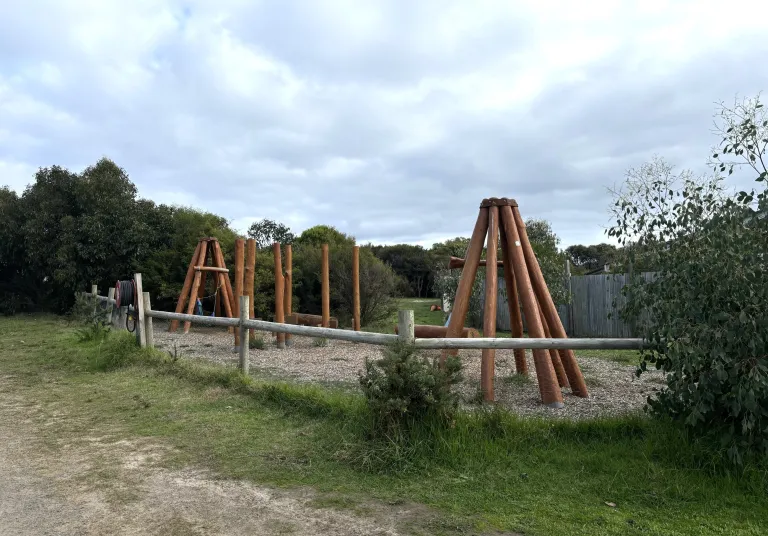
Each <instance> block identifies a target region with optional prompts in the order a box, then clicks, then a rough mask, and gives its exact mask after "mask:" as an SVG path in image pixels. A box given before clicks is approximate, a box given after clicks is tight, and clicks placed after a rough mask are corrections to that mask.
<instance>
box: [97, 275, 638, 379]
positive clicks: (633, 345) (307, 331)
mask: <svg viewBox="0 0 768 536" xmlns="http://www.w3.org/2000/svg"><path fill="white" fill-rule="evenodd" d="M135 280H137V281H141V274H136V275H135ZM113 293H114V289H110V295H109V296H99V295H98V291H97V289H96V288H95V287H94V288H92V289H91V292H90V293H83V294H85V295H86V296H93V297H94V298H96V299H97V300H99V301H102V302H106V305H107V306H108V307H107V308H106V310H105V316H106V315H107V314H108V315H110V318H112V323H113V325H119V321H117V324H116V321H115V317H116V315H115V313H114V311H112V309H113V307H109V306H114V305H116V302H115V300H114V299H113V298H112V295H114V294H113ZM238 305H239V311H238V313H239V315H238V317H236V318H228V317H212V316H202V315H192V314H184V313H171V312H167V311H156V310H153V309H152V304H151V300H150V296H149V293H148V292H143V293H142V297H141V299H139V300H138V310H137V311H136V313H135V314H136V336H137V339H138V342H139V344H140V346H142V347H150V348H152V347H154V330H153V325H152V320H153V319H155V318H157V319H160V320H170V321H174V320H175V321H177V322H190V323H192V324H199V325H206V326H220V327H231V328H235V329H237V330H239V333H240V341H241V344H240V345H239V347H238V351H239V354H240V369H241V370H242V371H243V372H246V373H247V372H248V366H249V365H248V353H249V345H248V344H247V342H245V343H243V341H248V337H247V332H248V331H249V330H255V331H263V332H274V333H282V334H289V335H297V336H303V337H316V338H325V339H333V340H340V341H349V342H356V343H362V344H373V345H390V344H393V343H395V342H397V341H398V340H399V341H404V342H408V343H412V344H413V345H414V346H416V347H417V348H420V349H425V350H427V349H429V350H445V349H451V350H462V349H467V350H469V349H507V350H512V349H529V350H534V349H570V350H590V349H604V350H635V349H640V348H642V347H643V340H642V339H633V338H600V339H598V338H430V339H420V338H416V337H415V335H414V320H413V317H414V316H413V311H399V313H398V324H397V325H398V330H397V331H398V334H397V335H394V334H386V333H369V332H364V331H353V330H345V329H332V328H323V327H314V326H300V325H294V324H284V323H277V322H268V321H265V320H252V319H249V318H248V315H249V306H250V303H249V298H248V296H240V297H239V303H238ZM118 318H119V317H118Z"/></svg>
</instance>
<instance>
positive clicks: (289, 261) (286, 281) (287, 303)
mask: <svg viewBox="0 0 768 536" xmlns="http://www.w3.org/2000/svg"><path fill="white" fill-rule="evenodd" d="M284 273H285V275H284V276H283V308H284V310H285V316H286V317H287V316H288V315H290V314H291V312H292V311H291V309H292V307H293V248H292V247H291V245H290V244H286V245H285V272H284ZM291 344H292V342H291V334H290V333H286V334H285V345H286V346H290V345H291Z"/></svg>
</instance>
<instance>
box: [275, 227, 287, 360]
mask: <svg viewBox="0 0 768 536" xmlns="http://www.w3.org/2000/svg"><path fill="white" fill-rule="evenodd" d="M272 253H273V254H274V256H275V322H276V323H277V324H282V323H283V322H285V304H284V303H283V300H284V299H285V292H284V290H283V285H284V284H285V280H284V278H283V261H282V256H281V252H280V243H279V242H275V243H274V244H272ZM277 347H278V348H279V349H281V350H282V349H284V348H285V333H278V334H277Z"/></svg>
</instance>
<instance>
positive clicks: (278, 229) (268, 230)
mask: <svg viewBox="0 0 768 536" xmlns="http://www.w3.org/2000/svg"><path fill="white" fill-rule="evenodd" d="M248 236H249V237H250V238H253V239H254V240H256V247H257V248H258V249H264V248H267V247H269V246H271V245H272V244H274V243H275V242H278V243H280V244H291V243H293V241H294V240H295V238H296V237H295V236H294V235H293V233H292V232H291V230H290V229H289V228H288V226H287V225H285V224H284V223H279V222H275V221H272V220H268V219H267V218H264V219H263V220H260V221H257V222H254V223H253V224H251V226H250V228H249V229H248Z"/></svg>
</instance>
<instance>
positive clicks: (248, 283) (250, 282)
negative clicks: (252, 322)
mask: <svg viewBox="0 0 768 536" xmlns="http://www.w3.org/2000/svg"><path fill="white" fill-rule="evenodd" d="M255 277H256V240H254V239H253V238H249V239H248V240H246V241H245V290H244V294H245V295H246V296H248V318H253V317H254V316H255V315H254V310H253V307H254V306H253V296H254V294H253V286H254V284H255V282H254V278H255ZM253 337H254V332H253V330H251V331H250V338H251V339H252V338H253Z"/></svg>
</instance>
